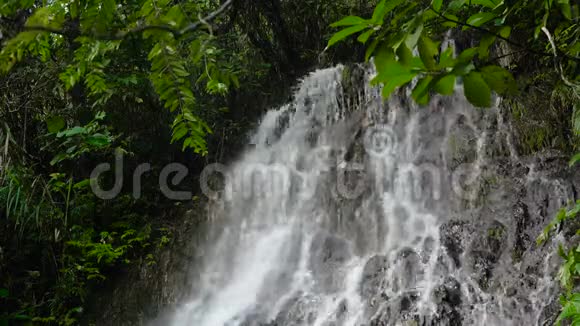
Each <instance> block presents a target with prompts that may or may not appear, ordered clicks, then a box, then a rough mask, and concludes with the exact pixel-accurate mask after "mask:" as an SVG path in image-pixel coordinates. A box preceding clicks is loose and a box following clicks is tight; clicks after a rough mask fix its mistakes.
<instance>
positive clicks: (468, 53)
mask: <svg viewBox="0 0 580 326" xmlns="http://www.w3.org/2000/svg"><path fill="white" fill-rule="evenodd" d="M478 52H479V49H478V48H469V49H465V50H463V52H461V53H460V54H459V56H458V57H457V61H458V62H462V63H467V62H471V60H473V58H474V57H475V55H476V54H477V53H478Z"/></svg>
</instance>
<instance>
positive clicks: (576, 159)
mask: <svg viewBox="0 0 580 326" xmlns="http://www.w3.org/2000/svg"><path fill="white" fill-rule="evenodd" d="M578 162H580V153H578V154H576V155H574V156H573V157H572V159H571V160H570V167H572V166H574V165H575V164H576V163H578Z"/></svg>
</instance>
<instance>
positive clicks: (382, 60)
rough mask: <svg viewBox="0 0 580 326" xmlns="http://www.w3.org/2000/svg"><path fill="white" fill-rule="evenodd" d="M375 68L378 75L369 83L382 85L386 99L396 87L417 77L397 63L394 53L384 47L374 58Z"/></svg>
mask: <svg viewBox="0 0 580 326" xmlns="http://www.w3.org/2000/svg"><path fill="white" fill-rule="evenodd" d="M375 66H376V68H377V73H378V74H377V76H376V77H375V78H374V79H373V80H372V81H371V83H372V84H373V85H376V84H378V83H382V84H383V97H384V98H388V97H389V96H390V95H391V93H392V92H393V91H394V90H395V89H396V88H397V87H401V86H402V85H404V84H406V83H408V82H410V81H411V80H412V79H413V78H414V77H415V76H416V75H417V73H415V72H412V71H411V69H410V68H408V67H405V66H403V65H402V64H401V63H400V62H397V61H396V60H395V58H394V53H392V51H390V49H389V48H388V47H386V46H383V47H381V48H380V49H379V51H378V53H377V55H376V56H375Z"/></svg>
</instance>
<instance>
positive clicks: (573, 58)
mask: <svg viewBox="0 0 580 326" xmlns="http://www.w3.org/2000/svg"><path fill="white" fill-rule="evenodd" d="M430 9H431V10H433V12H434V13H436V14H437V15H438V16H439V17H441V18H443V20H446V21H448V22H451V23H455V24H458V25H460V26H466V27H469V28H473V29H475V30H477V31H480V32H483V33H486V34H489V35H493V36H495V37H496V38H498V39H500V40H504V41H506V42H507V43H509V44H511V45H513V46H516V47H518V48H520V49H522V50H524V51H526V52H528V53H532V54H535V55H539V56H543V57H555V56H557V55H554V54H551V53H547V52H540V51H536V50H533V49H530V48H528V47H527V46H525V45H522V44H519V43H517V42H514V41H512V40H510V39H509V38H507V37H503V36H501V35H499V34H496V33H494V32H492V31H490V30H489V29H487V28H483V27H480V26H474V25H471V24H468V23H464V22H461V21H458V20H455V19H452V18H449V17H446V16H445V15H443V14H442V13H440V12H439V11H437V10H435V9H434V8H433V7H430ZM559 52H561V51H559ZM560 54H561V56H562V57H564V58H566V59H570V60H576V61H577V60H579V58H576V57H572V56H569V55H566V54H565V53H560Z"/></svg>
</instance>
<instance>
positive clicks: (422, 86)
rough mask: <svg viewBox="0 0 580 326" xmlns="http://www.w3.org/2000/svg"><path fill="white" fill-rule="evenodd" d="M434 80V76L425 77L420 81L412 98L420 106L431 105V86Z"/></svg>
mask: <svg viewBox="0 0 580 326" xmlns="http://www.w3.org/2000/svg"><path fill="white" fill-rule="evenodd" d="M432 80H433V76H425V77H423V78H421V79H420V80H419V82H418V83H417V86H415V89H413V92H412V93H411V96H412V97H413V99H414V100H415V102H417V103H418V104H420V105H426V104H429V85H430V84H431V81H432Z"/></svg>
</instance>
